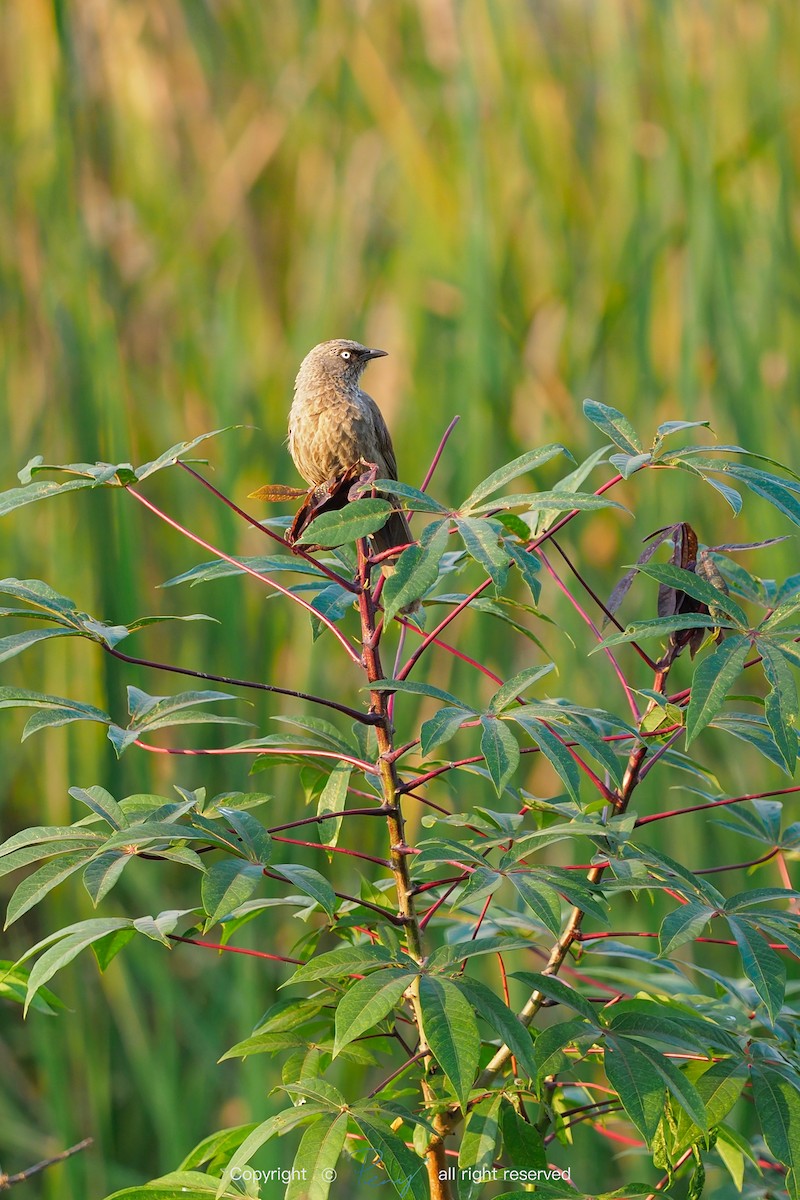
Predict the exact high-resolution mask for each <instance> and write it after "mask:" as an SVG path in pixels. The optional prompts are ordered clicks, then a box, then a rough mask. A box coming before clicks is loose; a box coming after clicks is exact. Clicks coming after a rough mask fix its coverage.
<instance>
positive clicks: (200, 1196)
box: [106, 1171, 243, 1200]
mask: <svg viewBox="0 0 800 1200" xmlns="http://www.w3.org/2000/svg"><path fill="white" fill-rule="evenodd" d="M242 1195H243V1193H242V1191H241V1189H240V1188H239V1187H229V1186H228V1185H227V1183H224V1184H221V1183H220V1181H219V1179H218V1178H217V1177H216V1176H215V1175H205V1174H203V1173H202V1172H200V1171H170V1173H169V1175H161V1176H160V1177H159V1178H158V1179H152V1180H151V1181H150V1182H149V1183H140V1184H136V1185H135V1186H134V1187H127V1188H123V1189H122V1191H121V1192H114V1193H113V1194H112V1195H111V1196H107V1197H106V1200H175V1198H176V1196H180V1200H215V1198H216V1200H242Z"/></svg>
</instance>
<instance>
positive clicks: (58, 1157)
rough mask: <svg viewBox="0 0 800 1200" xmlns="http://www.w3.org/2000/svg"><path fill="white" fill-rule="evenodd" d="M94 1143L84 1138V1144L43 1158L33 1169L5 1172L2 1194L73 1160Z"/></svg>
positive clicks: (0, 1186) (0, 1177)
mask: <svg viewBox="0 0 800 1200" xmlns="http://www.w3.org/2000/svg"><path fill="white" fill-rule="evenodd" d="M93 1142H94V1138H90V1137H87V1138H84V1139H83V1141H82V1142H76V1143H75V1145H74V1146H70V1148H69V1149H68V1150H62V1151H61V1153H60V1154H53V1155H52V1156H51V1157H50V1158H43V1159H42V1160H41V1162H37V1163H34V1164H33V1166H32V1167H26V1169H25V1170H24V1171H18V1172H17V1173H16V1174H15V1175H6V1174H5V1173H4V1172H0V1192H7V1191H8V1190H9V1188H12V1187H13V1186H14V1184H15V1183H24V1182H25V1180H26V1179H30V1178H31V1177H32V1176H33V1175H38V1174H39V1173H40V1172H41V1171H46V1170H47V1168H48V1167H52V1166H55V1164H56V1163H60V1162H64V1160H65V1159H67V1158H72V1156H73V1154H79V1153H80V1152H81V1150H86V1149H87V1148H88V1147H89V1146H91V1145H92V1144H93Z"/></svg>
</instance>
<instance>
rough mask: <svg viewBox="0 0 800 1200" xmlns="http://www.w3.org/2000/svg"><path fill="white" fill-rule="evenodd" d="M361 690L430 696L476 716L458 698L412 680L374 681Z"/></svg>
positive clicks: (428, 684) (472, 710)
mask: <svg viewBox="0 0 800 1200" xmlns="http://www.w3.org/2000/svg"><path fill="white" fill-rule="evenodd" d="M361 690H362V691H363V692H410V693H411V694H412V695H414V696H432V697H433V699H434V700H443V701H444V703H445V704H454V705H456V706H458V707H459V708H463V709H465V711H467V712H470V713H471V714H472V715H473V716H476V715H477V714H476V713H475V710H474V709H472V708H468V706H467V705H466V704H464V702H463V701H462V700H459V698H458V696H454V695H452V693H450V692H445V691H442V689H441V688H437V687H433V685H432V684H430V683H415V682H414V681H413V680H412V679H376V680H375V682H374V683H370V684H369V685H368V686H367V687H365V688H362V689H361Z"/></svg>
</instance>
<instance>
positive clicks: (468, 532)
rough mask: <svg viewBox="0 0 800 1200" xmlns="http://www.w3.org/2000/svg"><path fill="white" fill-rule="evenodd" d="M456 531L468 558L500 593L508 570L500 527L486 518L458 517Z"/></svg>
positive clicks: (506, 551) (507, 555)
mask: <svg viewBox="0 0 800 1200" xmlns="http://www.w3.org/2000/svg"><path fill="white" fill-rule="evenodd" d="M456 529H457V530H458V532H459V534H460V536H461V540H462V541H463V543H464V548H465V549H466V551H467V553H468V554H469V556H470V557H471V558H474V559H475V562H477V563H478V564H479V565H480V566H481V567H483V569H484V571H486V573H487V575H489V577H490V578H491V580H492V583H493V584H494V586H495V588H496V589H497V590H498V591H502V590H503V588H504V587H505V585H506V580H507V579H508V570H509V553H508V550H507V549H506V545H505V541H504V536H503V527H502V525H500V524H498V522H497V521H492V520H491V519H490V518H488V517H482V518H480V519H478V518H476V517H458V518H457V519H456Z"/></svg>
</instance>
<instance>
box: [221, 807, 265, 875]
mask: <svg viewBox="0 0 800 1200" xmlns="http://www.w3.org/2000/svg"><path fill="white" fill-rule="evenodd" d="M217 811H218V812H219V814H220V816H221V817H223V818H224V819H225V821H226V822H227V823H228V824H229V825H231V826H233V830H234V832H235V833H236V834H237V835H238V836H239V838H240V839H241V842H242V849H243V850H244V852H245V854H246V855H247V857H248V858H249V860H250V862H251V863H255V864H257V865H259V866H266V865H267V863H268V862H269V860H270V858H271V857H272V838H271V837H270V835H269V834H268V833H267V831H266V829H265V828H264V826H263V825H262V824H261V822H260V821H259V820H257V819H256V818H255V817H254V816H253V815H252V813H249V812H240V811H239V809H236V808H227V807H226V806H225V805H224V804H221V805H219V806H218V810H217Z"/></svg>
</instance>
